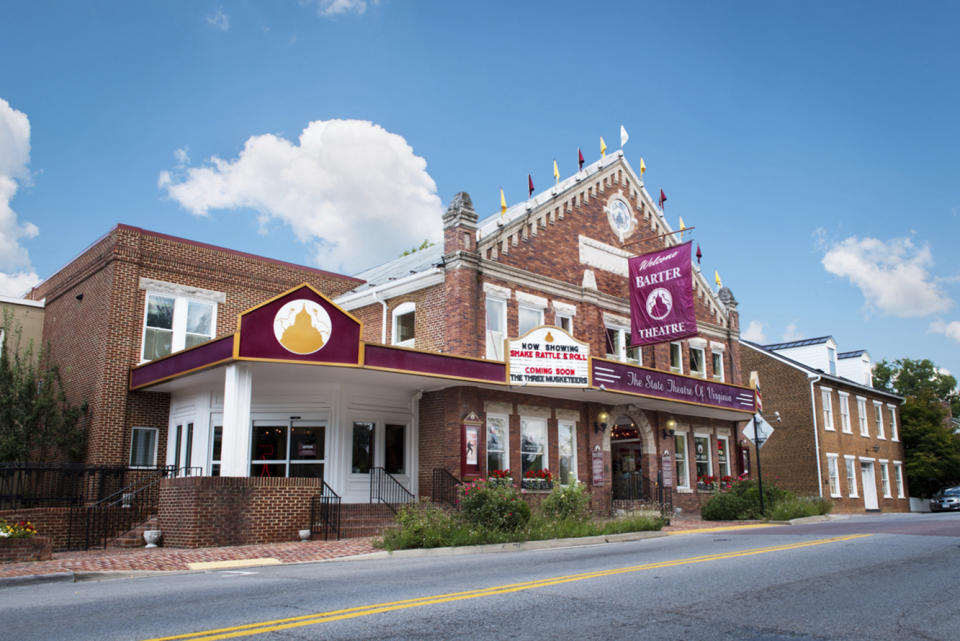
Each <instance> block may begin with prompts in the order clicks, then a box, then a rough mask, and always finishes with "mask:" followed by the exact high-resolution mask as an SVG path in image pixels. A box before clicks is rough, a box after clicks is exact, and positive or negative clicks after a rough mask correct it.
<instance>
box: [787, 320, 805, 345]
mask: <svg viewBox="0 0 960 641" xmlns="http://www.w3.org/2000/svg"><path fill="white" fill-rule="evenodd" d="M801 338H803V334H801V333H800V332H799V331H797V321H793V322H792V323H790V324H789V325H787V327H786V329H784V330H783V342H784V343H789V342H790V341H798V340H800V339H801Z"/></svg>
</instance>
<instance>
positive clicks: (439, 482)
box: [431, 467, 463, 507]
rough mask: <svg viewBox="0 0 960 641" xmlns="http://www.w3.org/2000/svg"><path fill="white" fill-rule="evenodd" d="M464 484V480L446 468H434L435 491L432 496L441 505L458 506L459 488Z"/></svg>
mask: <svg viewBox="0 0 960 641" xmlns="http://www.w3.org/2000/svg"><path fill="white" fill-rule="evenodd" d="M461 485H463V482H462V481H461V480H460V479H458V478H457V477H456V476H454V475H453V474H451V473H450V472H449V471H448V470H447V469H446V468H443V467H435V468H433V492H432V493H431V498H432V499H433V502H434V503H438V504H440V505H449V506H451V507H456V506H457V505H459V503H458V502H457V488H458V487H460V486H461Z"/></svg>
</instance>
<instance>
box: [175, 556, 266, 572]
mask: <svg viewBox="0 0 960 641" xmlns="http://www.w3.org/2000/svg"><path fill="white" fill-rule="evenodd" d="M260 565H280V559H275V558H273V557H272V556H263V557H260V558H257V559H234V560H231V561H196V562H194V563H187V567H188V568H190V569H191V570H226V569H229V568H253V567H257V566H260Z"/></svg>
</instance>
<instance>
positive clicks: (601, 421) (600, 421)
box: [593, 410, 610, 434]
mask: <svg viewBox="0 0 960 641" xmlns="http://www.w3.org/2000/svg"><path fill="white" fill-rule="evenodd" d="M609 420H610V415H609V414H607V410H600V413H599V414H597V420H595V421H594V422H593V433H594V434H598V433H599V434H603V433H604V432H605V431H607V421H609Z"/></svg>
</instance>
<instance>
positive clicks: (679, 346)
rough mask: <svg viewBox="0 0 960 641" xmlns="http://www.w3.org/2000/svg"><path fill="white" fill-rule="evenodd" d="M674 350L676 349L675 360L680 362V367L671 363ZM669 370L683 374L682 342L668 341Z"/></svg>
mask: <svg viewBox="0 0 960 641" xmlns="http://www.w3.org/2000/svg"><path fill="white" fill-rule="evenodd" d="M674 350H676V351H677V362H678V363H680V367H674V365H673V352H674ZM670 371H671V372H676V373H677V374H683V343H670Z"/></svg>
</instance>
